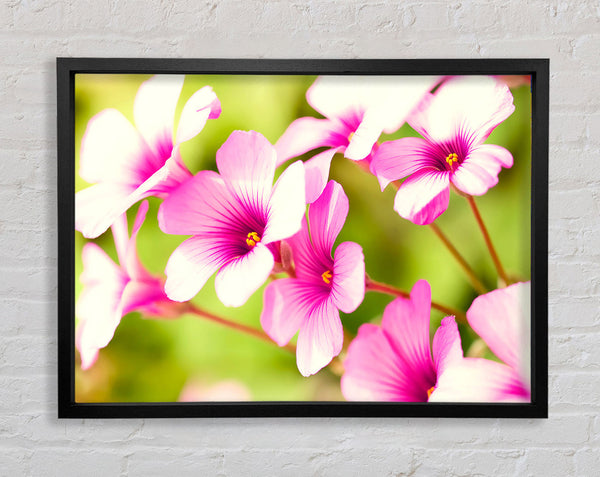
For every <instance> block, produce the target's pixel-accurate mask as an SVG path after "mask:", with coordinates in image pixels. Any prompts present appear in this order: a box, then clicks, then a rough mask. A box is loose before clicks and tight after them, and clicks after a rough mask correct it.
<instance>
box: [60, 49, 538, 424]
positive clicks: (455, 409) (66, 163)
mask: <svg viewBox="0 0 600 477" xmlns="http://www.w3.org/2000/svg"><path fill="white" fill-rule="evenodd" d="M56 66H57V133H58V157H57V167H58V417H59V418H149V417H157V418H175V417H178V418H180V417H455V418H456V417H461V418H462V417H485V418H499V417H503V418H547V417H548V264H547V261H548V114H549V112H548V109H549V108H548V106H549V60H548V59H410V60H255V59H140V58H58V59H57V61H56ZM77 73H140V74H150V73H151V74H160V73H162V74H278V75H282V74H336V75H344V74H355V75H474V74H489V75H531V91H532V184H531V186H532V188H531V203H532V210H531V283H532V287H531V290H532V297H531V320H532V321H531V351H532V359H531V403H523V404H521V403H482V404H478V403H474V404H471V403H447V404H446V403H444V404H437V403H388V402H369V403H361V402H279V401H278V402H244V403H240V402H236V403H228V402H207V403H179V402H173V403H99V404H96V403H77V402H75V339H74V337H75V280H76V276H75V256H74V250H75V235H74V230H75V226H74V215H75V107H74V106H75V94H74V92H75V88H74V85H75V75H76V74H77Z"/></svg>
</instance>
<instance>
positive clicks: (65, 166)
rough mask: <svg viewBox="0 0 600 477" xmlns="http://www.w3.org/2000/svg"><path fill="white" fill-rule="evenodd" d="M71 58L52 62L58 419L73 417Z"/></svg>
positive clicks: (73, 237)
mask: <svg viewBox="0 0 600 477" xmlns="http://www.w3.org/2000/svg"><path fill="white" fill-rule="evenodd" d="M74 78H75V74H74V71H73V68H72V59H70V58H57V59H56V91H57V94H56V100H57V103H56V113H57V114H56V128H57V161H56V162H57V207H58V209H57V218H58V264H57V265H58V266H57V268H58V275H57V279H58V280H57V283H58V285H57V286H58V300H57V319H58V417H59V418H64V417H73V416H72V414H71V412H69V411H71V410H72V406H73V402H74V396H75V392H74V379H73V376H72V371H73V370H74V357H75V354H74V349H73V347H74V342H75V340H74V326H73V323H71V319H72V317H74V316H75V300H74V290H75V283H74V281H75V263H74V256H73V249H74V241H75V236H74V234H73V233H70V231H73V230H75V220H74V217H75V215H74V212H75V197H74V195H73V191H74V190H75V171H74V167H75V163H74V160H73V158H74V153H75V137H74V135H75V129H74V125H75V118H74V116H75V115H74V113H75V111H74V107H75V101H74V99H75V98H74V94H75V92H74V84H73V83H74Z"/></svg>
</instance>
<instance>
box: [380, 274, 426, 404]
mask: <svg viewBox="0 0 600 477" xmlns="http://www.w3.org/2000/svg"><path fill="white" fill-rule="evenodd" d="M430 312H431V288H430V287H429V283H427V281H425V280H419V281H418V282H417V283H415V285H414V286H413V288H412V290H411V292H410V299H406V298H403V297H398V298H396V299H395V300H394V301H392V302H391V303H390V304H389V305H388V306H387V307H386V308H385V310H384V312H383V320H382V322H381V327H382V329H383V332H384V334H385V336H386V337H387V339H388V340H389V341H390V344H391V345H392V347H393V349H394V351H395V352H396V354H397V355H398V357H399V359H401V360H402V362H403V365H402V367H401V368H402V372H403V374H404V376H405V377H406V379H407V381H409V382H410V383H411V389H412V390H411V391H410V393H411V394H412V395H415V394H417V393H420V394H419V399H418V400H419V401H426V400H427V390H428V389H429V388H431V387H432V386H433V385H434V384H435V369H434V363H433V360H432V357H431V347H430V345H429V321H430Z"/></svg>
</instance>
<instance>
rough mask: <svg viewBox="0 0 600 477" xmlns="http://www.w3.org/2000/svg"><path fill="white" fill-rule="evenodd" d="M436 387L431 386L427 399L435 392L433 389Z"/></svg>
mask: <svg viewBox="0 0 600 477" xmlns="http://www.w3.org/2000/svg"><path fill="white" fill-rule="evenodd" d="M434 389H435V386H431V387H430V388H429V389H428V390H427V399H429V398H430V397H431V393H432V392H433V390H434Z"/></svg>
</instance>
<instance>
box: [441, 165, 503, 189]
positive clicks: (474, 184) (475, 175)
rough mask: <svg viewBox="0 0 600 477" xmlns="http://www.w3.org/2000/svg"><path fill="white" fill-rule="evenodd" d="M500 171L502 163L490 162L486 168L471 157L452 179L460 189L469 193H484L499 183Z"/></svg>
mask: <svg viewBox="0 0 600 477" xmlns="http://www.w3.org/2000/svg"><path fill="white" fill-rule="evenodd" d="M499 172H500V165H498V164H495V163H489V164H488V165H487V168H485V167H482V164H481V162H480V161H478V162H476V161H475V160H473V158H471V157H469V158H468V159H466V160H465V161H464V162H463V163H462V164H461V165H460V166H459V167H458V168H457V169H456V171H455V172H454V174H453V175H452V179H451V180H452V183H453V184H454V185H455V186H456V187H457V188H458V189H460V190H461V191H463V192H465V193H467V194H469V195H483V194H485V193H486V192H487V191H488V189H490V188H492V187H494V186H495V185H496V184H497V183H498V173H499Z"/></svg>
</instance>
